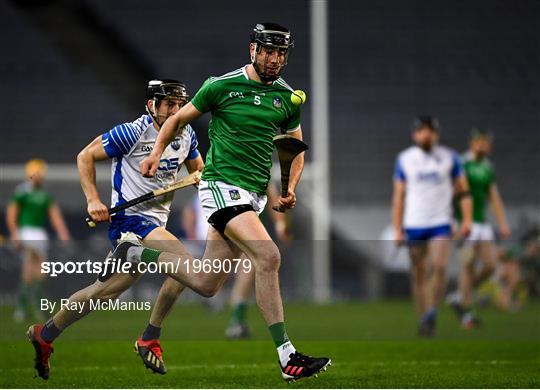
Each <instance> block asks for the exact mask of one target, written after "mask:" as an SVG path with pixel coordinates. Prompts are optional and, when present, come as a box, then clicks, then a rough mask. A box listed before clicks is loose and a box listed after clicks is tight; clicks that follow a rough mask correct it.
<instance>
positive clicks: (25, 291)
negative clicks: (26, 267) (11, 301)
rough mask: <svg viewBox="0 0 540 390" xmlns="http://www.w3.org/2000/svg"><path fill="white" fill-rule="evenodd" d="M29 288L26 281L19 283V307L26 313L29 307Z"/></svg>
mask: <svg viewBox="0 0 540 390" xmlns="http://www.w3.org/2000/svg"><path fill="white" fill-rule="evenodd" d="M29 290H30V286H29V285H28V284H26V283H23V284H22V285H21V289H20V291H19V302H18V303H19V308H20V309H21V310H22V311H24V312H25V313H28V311H29V310H28V309H29V307H28V306H29V302H28V301H29V296H28V295H29Z"/></svg>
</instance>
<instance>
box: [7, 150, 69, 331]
mask: <svg viewBox="0 0 540 390" xmlns="http://www.w3.org/2000/svg"><path fill="white" fill-rule="evenodd" d="M46 172H47V164H46V163H45V161H43V160H40V159H32V160H30V161H28V163H27V164H26V177H27V179H28V180H27V181H26V182H25V183H23V184H21V185H19V186H18V187H17V188H16V190H15V193H14V194H13V197H12V198H11V201H10V202H9V205H8V207H7V211H6V224H7V227H8V230H9V234H10V238H11V242H12V243H13V244H14V245H15V247H16V248H17V249H19V250H21V251H22V253H23V256H24V257H23V263H22V269H21V286H20V290H19V299H18V304H17V308H16V310H15V313H14V319H15V321H17V322H21V321H23V320H24V319H26V317H27V316H28V314H30V313H29V312H30V308H31V307H32V305H33V306H34V311H35V315H36V317H38V319H41V317H42V314H41V311H40V310H39V309H38V308H39V301H40V299H41V298H42V292H41V285H42V283H43V279H44V276H45V274H43V273H41V262H42V261H43V260H44V258H45V256H46V255H47V242H48V235H47V230H46V226H47V221H50V223H51V226H52V227H53V229H54V230H55V232H56V233H57V234H58V237H59V238H60V239H61V240H62V241H67V240H69V238H70V236H69V231H68V229H67V227H66V224H65V222H64V218H63V217H62V213H61V212H60V208H59V207H58V206H57V205H56V204H55V203H54V201H53V199H52V197H51V195H50V194H49V193H48V192H47V191H46V190H45V189H44V188H43V182H44V180H45V174H46Z"/></svg>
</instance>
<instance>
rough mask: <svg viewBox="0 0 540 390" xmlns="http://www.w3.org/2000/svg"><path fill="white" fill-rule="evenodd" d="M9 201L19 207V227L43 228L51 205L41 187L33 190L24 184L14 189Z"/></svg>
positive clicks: (51, 201) (30, 186)
mask: <svg viewBox="0 0 540 390" xmlns="http://www.w3.org/2000/svg"><path fill="white" fill-rule="evenodd" d="M11 201H12V202H14V203H16V204H17V206H18V207H19V217H18V221H17V222H18V225H19V227H38V228H44V227H45V225H46V224H47V219H48V218H47V217H48V212H49V207H50V206H51V204H52V203H53V200H52V197H51V195H50V194H49V193H48V192H47V191H45V190H44V189H43V188H41V187H37V188H35V187H33V186H32V184H31V183H24V184H21V185H19V186H18V187H17V188H16V189H15V193H14V194H13V197H12V198H11Z"/></svg>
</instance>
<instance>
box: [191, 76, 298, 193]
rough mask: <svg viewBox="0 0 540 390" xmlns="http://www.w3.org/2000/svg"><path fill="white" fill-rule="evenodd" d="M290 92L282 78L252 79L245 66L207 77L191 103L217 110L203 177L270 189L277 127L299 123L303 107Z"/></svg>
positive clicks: (260, 190) (201, 108)
mask: <svg viewBox="0 0 540 390" xmlns="http://www.w3.org/2000/svg"><path fill="white" fill-rule="evenodd" d="M291 92H292V88H291V87H290V86H289V85H288V84H287V83H286V82H285V81H284V80H283V79H282V78H279V79H277V80H276V81H274V82H273V83H272V84H270V85H266V84H261V83H258V82H256V81H253V80H250V79H249V77H248V75H247V71H246V67H243V68H240V69H238V70H235V71H233V72H230V73H227V74H225V75H223V76H221V77H210V78H209V79H208V80H206V81H205V82H204V84H203V85H202V87H201V89H199V91H198V92H197V94H196V95H195V96H194V97H193V100H192V101H191V103H192V104H193V105H194V106H195V108H196V109H197V110H199V111H201V112H208V111H210V112H211V113H212V120H211V121H210V124H209V127H208V136H209V138H210V149H209V150H208V154H207V155H206V162H205V166H204V171H203V175H202V179H203V180H218V181H223V182H225V183H228V184H232V185H235V186H238V187H240V188H243V189H245V190H247V191H252V192H255V193H257V194H259V195H262V194H264V193H266V187H267V186H268V181H269V180H270V170H271V168H272V152H273V150H274V145H273V144H272V138H273V137H274V136H275V135H276V132H277V131H278V130H281V131H292V130H296V129H298V127H299V126H300V106H296V105H294V104H293V103H292V102H291V99H290V97H291Z"/></svg>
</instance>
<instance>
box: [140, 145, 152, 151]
mask: <svg viewBox="0 0 540 390" xmlns="http://www.w3.org/2000/svg"><path fill="white" fill-rule="evenodd" d="M152 149H153V147H152V146H151V145H141V152H145V153H150V152H151V151H152Z"/></svg>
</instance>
